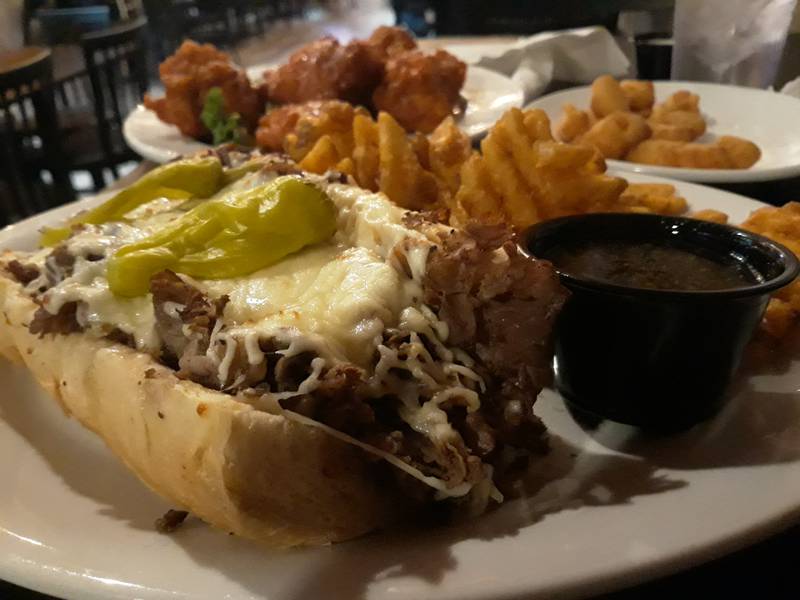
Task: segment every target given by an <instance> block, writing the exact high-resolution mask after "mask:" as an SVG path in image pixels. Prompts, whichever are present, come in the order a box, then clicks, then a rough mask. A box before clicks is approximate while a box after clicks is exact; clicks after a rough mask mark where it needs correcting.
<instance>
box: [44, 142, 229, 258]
mask: <svg viewBox="0 0 800 600" xmlns="http://www.w3.org/2000/svg"><path fill="white" fill-rule="evenodd" d="M225 183H226V178H225V175H224V173H223V169H222V164H221V163H220V161H219V159H218V158H216V157H213V156H212V157H205V158H198V159H187V160H180V161H176V162H172V163H169V164H166V165H163V166H161V167H159V168H157V169H153V170H152V171H150V172H149V173H147V174H146V175H144V176H143V177H142V178H141V179H139V180H138V181H136V182H135V183H133V184H131V185H130V186H128V187H127V188H125V189H124V190H122V191H121V192H119V193H118V194H116V195H114V196H113V197H112V198H111V199H110V200H107V201H106V202H104V203H103V204H101V205H100V206H97V207H95V208H93V209H92V210H90V211H87V212H85V213H82V214H79V215H77V216H76V217H74V218H73V219H71V220H70V221H69V226H67V227H60V228H57V229H45V230H44V231H43V232H42V237H41V240H40V243H41V245H42V246H54V245H56V244H58V243H59V242H61V241H63V240H65V239H66V238H68V237H69V234H70V231H71V226H72V225H77V224H81V223H89V224H94V225H99V224H100V223H107V222H109V221H118V220H122V219H124V217H125V215H126V214H128V213H129V212H131V211H132V210H133V209H135V208H137V207H138V206H141V205H142V204H145V203H147V202H150V201H151V200H155V199H156V198H162V197H167V198H181V199H183V198H192V197H195V198H208V197H209V196H212V195H214V194H215V193H216V192H218V191H219V190H220V189H222V187H223V185H224V184H225Z"/></svg>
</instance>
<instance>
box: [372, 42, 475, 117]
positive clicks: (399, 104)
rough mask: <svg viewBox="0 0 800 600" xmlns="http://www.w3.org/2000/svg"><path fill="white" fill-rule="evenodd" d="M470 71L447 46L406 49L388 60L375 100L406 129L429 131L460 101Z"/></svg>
mask: <svg viewBox="0 0 800 600" xmlns="http://www.w3.org/2000/svg"><path fill="white" fill-rule="evenodd" d="M466 73H467V65H466V64H464V63H463V62H462V61H460V60H459V59H457V58H456V57H455V56H453V55H452V54H450V53H449V52H446V51H444V50H438V51H437V52H436V53H435V54H425V53H423V52H421V51H419V50H412V51H409V52H403V53H402V54H398V55H396V56H394V57H393V58H390V59H389V60H388V61H387V63H386V71H385V74H384V78H383V81H382V82H381V85H380V86H379V87H378V88H377V89H376V90H375V93H374V94H373V95H372V100H373V102H374V104H375V107H376V108H377V109H378V110H382V111H385V112H388V113H390V114H391V115H392V116H394V118H395V119H397V121H398V122H399V123H400V124H401V125H402V126H403V127H404V128H405V129H406V130H408V131H421V132H423V133H429V132H431V131H433V130H434V129H435V128H436V126H437V125H439V123H441V122H442V121H443V120H444V119H446V118H447V117H448V116H449V115H451V114H452V113H453V110H454V108H455V107H456V106H457V105H458V103H459V100H460V92H461V88H462V86H463V85H464V79H465V78H466Z"/></svg>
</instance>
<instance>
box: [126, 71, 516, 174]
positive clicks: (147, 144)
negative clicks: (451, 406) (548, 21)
mask: <svg viewBox="0 0 800 600" xmlns="http://www.w3.org/2000/svg"><path fill="white" fill-rule="evenodd" d="M266 68H268V65H263V66H257V67H250V68H249V69H248V70H247V72H248V75H250V77H251V79H253V80H257V79H259V78H260V76H261V73H263V72H264V70H265V69H266ZM461 93H462V95H463V96H464V98H466V100H467V106H466V110H465V111H464V114H463V116H462V117H461V118H460V119H459V120H458V124H459V126H460V127H461V129H462V130H463V131H464V132H465V133H466V134H467V135H469V136H470V137H471V138H479V137H481V136H482V135H484V134H485V133H486V132H487V131H488V130H489V128H490V127H491V126H492V125H494V123H495V121H497V119H499V118H500V117H501V115H502V114H503V113H504V112H505V111H506V110H508V109H509V108H512V107H520V106H522V103H523V101H524V98H525V94H524V91H523V89H522V86H520V85H519V84H518V83H517V82H516V81H513V80H511V79H509V78H508V77H506V76H504V75H500V74H499V73H496V72H494V71H489V70H488V69H483V68H481V67H475V66H469V67H467V78H466V81H465V82H464V87H463V89H462V90H461ZM122 133H123V135H124V136H125V140H126V141H127V142H128V145H129V146H130V147H131V148H132V149H133V150H134V151H135V152H136V153H137V154H139V155H141V156H142V157H144V158H146V159H148V160H152V161H154V162H157V163H164V162H167V161H170V160H173V159H175V158H178V157H179V156H181V155H184V154H190V153H192V152H196V151H198V150H202V149H203V148H208V146H207V145H206V144H204V143H202V142H198V141H197V140H194V139H192V138H190V137H187V136H185V135H183V134H181V132H180V131H178V128H177V127H175V126H174V125H169V124H167V123H164V122H162V121H160V120H159V119H158V117H156V115H155V113H154V112H152V111H150V110H148V109H146V108H145V107H144V106H142V105H139V106H138V107H136V109H134V110H133V111H132V112H131V113H130V114H129V115H128V116H127V117H126V118H125V122H124V124H123V127H122Z"/></svg>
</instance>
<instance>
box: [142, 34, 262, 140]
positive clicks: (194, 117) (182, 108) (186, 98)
mask: <svg viewBox="0 0 800 600" xmlns="http://www.w3.org/2000/svg"><path fill="white" fill-rule="evenodd" d="M158 73H159V76H160V78H161V82H162V83H163V84H164V91H165V94H164V97H163V98H153V97H151V96H150V95H149V94H145V97H144V105H145V106H146V107H147V108H149V109H150V110H152V111H154V112H155V113H156V115H158V118H159V119H161V120H162V121H164V122H165V123H170V124H172V125H175V126H176V127H177V128H178V129H180V131H181V133H182V134H184V135H187V136H189V137H193V138H195V139H198V140H207V139H209V136H210V132H209V131H208V129H207V128H206V126H205V125H204V124H203V122H202V120H201V119H200V115H201V113H202V111H203V104H204V102H205V99H206V94H207V93H208V91H209V90H210V89H212V88H215V87H218V88H220V90H221V91H222V97H223V103H224V109H225V112H226V113H228V114H232V113H238V114H239V116H240V119H241V123H242V124H243V125H244V126H245V128H246V129H247V130H248V131H249V132H252V131H253V129H254V128H255V126H256V123H257V122H258V117H259V115H260V114H261V111H262V110H263V102H262V100H261V98H260V96H259V93H258V91H257V90H256V89H255V88H253V86H252V85H251V84H250V80H249V79H248V78H247V75H246V74H245V72H244V71H243V70H242V69H240V68H238V67H236V66H235V65H234V64H233V63H232V62H231V57H230V56H229V55H228V54H226V53H225V52H222V51H220V50H218V49H217V48H215V47H214V46H212V45H211V44H197V43H196V42H193V41H191V40H187V41H185V42H183V44H181V46H180V48H178V50H177V51H176V52H175V54H173V55H172V56H170V57H169V58H167V59H166V60H165V61H164V62H162V63H161V65H160V66H159V68H158Z"/></svg>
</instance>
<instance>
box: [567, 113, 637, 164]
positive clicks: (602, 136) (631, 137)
mask: <svg viewBox="0 0 800 600" xmlns="http://www.w3.org/2000/svg"><path fill="white" fill-rule="evenodd" d="M648 137H650V127H649V126H648V125H647V121H646V120H645V119H644V117H642V116H641V115H637V114H636V113H632V112H623V111H618V112H614V113H611V114H610V115H608V116H606V117H603V118H602V119H600V120H599V121H597V123H595V124H594V125H592V127H591V128H590V129H589V131H587V132H586V133H585V134H584V135H582V136H581V137H579V138H578V139H577V141H578V142H579V143H581V144H588V145H591V146H594V147H595V148H597V149H598V150H599V151H600V153H601V154H602V155H603V156H604V157H605V158H616V159H619V158H622V157H624V156H625V155H626V154H628V152H630V151H631V150H632V149H633V148H635V147H636V146H637V145H638V144H639V143H640V142H641V141H642V140H646V139H647V138H648Z"/></svg>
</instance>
